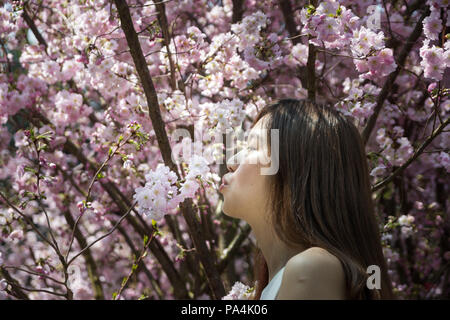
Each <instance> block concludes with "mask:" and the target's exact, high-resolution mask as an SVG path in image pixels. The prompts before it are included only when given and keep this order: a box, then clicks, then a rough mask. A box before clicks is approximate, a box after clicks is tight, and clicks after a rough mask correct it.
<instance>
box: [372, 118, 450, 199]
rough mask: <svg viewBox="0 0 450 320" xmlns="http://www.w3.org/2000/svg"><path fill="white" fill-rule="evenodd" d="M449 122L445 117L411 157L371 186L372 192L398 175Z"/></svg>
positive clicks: (449, 119)
mask: <svg viewBox="0 0 450 320" xmlns="http://www.w3.org/2000/svg"><path fill="white" fill-rule="evenodd" d="M449 123H450V118H447V120H445V121H444V123H442V124H441V125H440V126H439V127H438V128H437V129H436V130H435V131H434V132H433V133H432V134H431V135H430V136H429V137H428V138H427V140H425V142H424V143H422V145H421V146H420V147H419V149H417V150H416V152H414V154H413V155H412V156H411V158H409V159H408V161H406V162H405V163H404V164H403V165H402V166H401V167H399V168H398V169H397V170H395V171H394V172H393V173H392V174H391V175H390V176H389V177H388V178H386V179H384V180H383V181H381V182H379V183H377V184H376V185H375V186H374V187H373V188H372V192H375V191H377V190H378V189H380V188H381V187H383V186H385V185H386V184H388V183H389V182H391V181H392V180H393V179H394V178H395V177H396V176H397V175H399V174H400V173H401V172H403V170H405V169H406V168H407V167H408V166H409V165H410V164H411V163H412V162H413V161H414V160H415V159H416V158H417V157H418V156H420V154H422V153H423V151H424V150H425V148H426V147H427V146H428V145H429V144H430V143H431V142H432V141H433V139H434V138H435V137H436V136H437V135H438V134H439V133H441V132H442V131H443V130H444V128H445V127H446V126H447V125H448V124H449Z"/></svg>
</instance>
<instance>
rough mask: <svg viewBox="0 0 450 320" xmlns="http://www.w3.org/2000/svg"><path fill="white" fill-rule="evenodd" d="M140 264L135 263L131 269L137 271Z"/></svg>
mask: <svg viewBox="0 0 450 320" xmlns="http://www.w3.org/2000/svg"><path fill="white" fill-rule="evenodd" d="M137 267H138V265H137V264H133V266H132V267H131V271H132V272H134V271H136V269H137Z"/></svg>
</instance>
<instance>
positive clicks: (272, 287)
mask: <svg viewBox="0 0 450 320" xmlns="http://www.w3.org/2000/svg"><path fill="white" fill-rule="evenodd" d="M284 268H286V266H284V267H283V268H281V270H280V271H278V272H277V274H276V275H275V276H274V277H273V278H272V280H270V281H269V283H268V284H267V286H266V287H265V288H264V290H263V291H262V292H261V298H260V300H275V298H276V297H277V294H278V290H279V289H280V286H281V279H282V278H283V271H284Z"/></svg>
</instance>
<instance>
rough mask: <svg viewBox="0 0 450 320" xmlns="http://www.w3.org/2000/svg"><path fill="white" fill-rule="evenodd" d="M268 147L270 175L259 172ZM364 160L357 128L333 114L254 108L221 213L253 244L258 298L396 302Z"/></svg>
mask: <svg viewBox="0 0 450 320" xmlns="http://www.w3.org/2000/svg"><path fill="white" fill-rule="evenodd" d="M273 130H277V132H278V135H277V137H278V139H276V140H275V141H273V140H272V139H271V132H272V131H273ZM261 141H263V143H261ZM274 143H276V145H274ZM274 147H275V148H274ZM271 150H272V151H273V150H276V151H277V153H278V154H277V157H278V158H277V162H278V163H277V170H276V172H275V173H273V174H261V169H262V168H264V167H268V166H270V164H271V162H270V163H269V164H268V162H267V161H260V160H261V159H265V160H267V159H271V160H270V161H273V160H272V158H271V156H272V153H271ZM366 161H367V160H366V154H365V150H364V144H363V142H362V139H361V136H360V134H359V131H358V129H357V128H356V127H355V125H354V124H353V123H352V121H351V120H350V119H349V118H347V117H346V116H344V115H343V114H341V113H340V112H339V111H337V110H336V109H334V108H333V107H330V106H328V105H325V104H321V103H316V102H312V101H310V100H297V99H281V100H278V101H276V102H275V103H272V104H270V105H267V106H265V107H264V108H263V109H262V110H260V111H259V113H258V115H257V116H256V117H255V119H254V122H253V124H252V127H251V130H250V133H249V135H248V139H247V141H246V146H245V147H244V148H243V149H242V150H241V151H239V152H238V153H237V154H236V155H234V156H233V157H232V158H230V159H228V161H227V167H228V170H229V172H228V173H227V174H225V175H224V177H223V185H222V187H221V189H220V192H221V193H222V194H223V199H224V202H223V207H222V210H223V212H224V213H225V214H226V215H228V216H231V217H234V218H239V219H243V220H245V221H246V222H247V223H248V224H249V225H250V226H251V229H252V233H253V235H254V237H255V239H256V243H257V247H258V255H257V259H256V261H255V277H256V280H257V281H256V283H257V285H256V290H255V299H392V298H393V294H392V286H391V282H390V279H389V275H388V273H387V266H386V262H385V259H384V256H383V252H382V246H381V239H380V234H379V233H380V231H379V227H378V220H377V217H376V215H375V213H374V206H373V203H372V196H371V190H370V180H369V173H368V166H367V162H366ZM369 266H372V267H371V268H374V269H375V270H379V274H378V275H377V274H376V273H375V274H374V276H375V277H376V276H378V277H379V279H377V281H378V285H375V286H368V281H367V280H368V278H369V277H371V275H372V273H368V268H369ZM377 281H375V283H376V282H377Z"/></svg>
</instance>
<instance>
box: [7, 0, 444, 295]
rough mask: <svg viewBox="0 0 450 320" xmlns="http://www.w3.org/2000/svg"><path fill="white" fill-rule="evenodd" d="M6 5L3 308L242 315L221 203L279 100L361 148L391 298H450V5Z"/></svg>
mask: <svg viewBox="0 0 450 320" xmlns="http://www.w3.org/2000/svg"><path fill="white" fill-rule="evenodd" d="M0 4H1V6H0V65H1V73H0V123H1V126H0V137H1V138H0V150H1V153H0V199H1V200H0V228H1V234H0V298H2V299H174V298H175V299H222V298H224V299H248V298H250V297H251V292H252V290H251V288H252V287H253V286H254V283H253V282H252V281H253V273H252V265H253V256H252V253H253V249H254V247H255V242H254V239H253V236H252V235H251V233H250V227H249V226H248V225H247V224H246V223H245V222H243V221H238V220H235V219H231V218H229V217H227V216H225V215H224V214H223V212H222V211H221V205H222V197H221V195H220V193H219V192H218V185H219V182H220V180H221V177H222V176H223V174H225V173H226V170H227V169H226V165H225V161H226V159H227V157H228V156H229V154H230V149H232V150H231V151H233V150H234V149H233V148H230V146H229V145H228V144H227V143H226V141H227V137H228V133H229V132H230V131H231V132H238V131H240V132H243V131H247V130H248V129H249V127H250V125H251V123H252V120H253V119H254V117H255V116H256V114H257V112H258V111H259V110H260V109H261V108H262V107H263V106H264V105H266V104H268V103H270V102H271V101H274V100H276V99H279V98H283V97H292V98H298V99H311V100H317V101H323V102H327V103H329V104H330V105H332V106H333V107H335V108H336V109H338V110H339V111H340V112H342V113H343V114H345V115H347V116H349V117H351V118H352V119H354V122H355V124H356V125H357V126H358V128H359V129H360V132H361V134H362V137H363V140H364V143H365V144H366V151H367V159H368V163H369V165H370V170H371V172H370V174H371V178H372V181H371V182H372V191H373V199H374V203H375V205H376V212H377V215H378V218H379V222H380V232H382V234H383V237H382V239H383V246H384V253H385V256H386V258H387V261H388V265H389V268H390V270H389V272H390V274H391V277H392V281H393V285H394V288H395V292H396V294H397V295H398V297H400V298H404V299H409V298H439V297H448V296H449V295H450V286H449V284H450V281H449V273H450V268H449V266H450V241H449V240H450V219H449V198H448V194H449V184H448V176H447V174H448V172H449V171H450V156H449V130H448V123H449V113H450V99H449V84H450V77H449V69H448V67H450V41H449V38H450V33H449V27H450V17H449V16H450V11H449V1H448V0H428V1H425V0H405V1H397V0H393V1H385V0H381V1H380V0H367V1H348V0H343V1H335V0H326V1H316V0H310V1H292V0H278V1H276V0H263V1H255V0H246V1H244V0H217V1H215V0H214V1H202V0H164V1H163V0H161V1H139V0H127V1H126V0H114V1H113V0H96V1H93V0H79V1H75V2H69V1H61V0H48V1H42V0H27V1H0ZM179 138H183V139H181V141H180V139H179ZM186 145H187V148H184V147H185V146H186ZM183 148H184V149H183ZM181 149H183V150H187V151H188V152H187V154H184V152H183V157H180V158H176V157H175V156H176V155H179V153H180V150H181Z"/></svg>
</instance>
